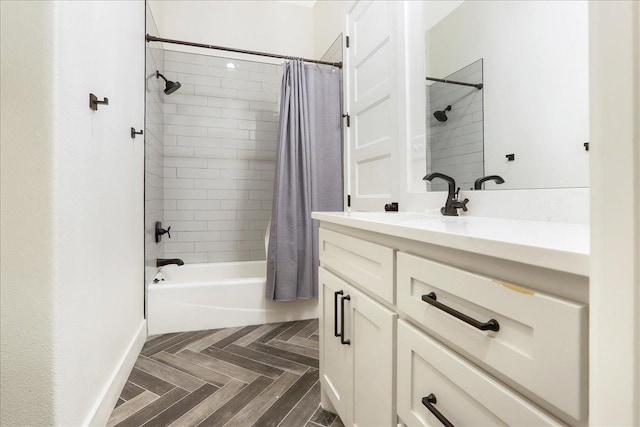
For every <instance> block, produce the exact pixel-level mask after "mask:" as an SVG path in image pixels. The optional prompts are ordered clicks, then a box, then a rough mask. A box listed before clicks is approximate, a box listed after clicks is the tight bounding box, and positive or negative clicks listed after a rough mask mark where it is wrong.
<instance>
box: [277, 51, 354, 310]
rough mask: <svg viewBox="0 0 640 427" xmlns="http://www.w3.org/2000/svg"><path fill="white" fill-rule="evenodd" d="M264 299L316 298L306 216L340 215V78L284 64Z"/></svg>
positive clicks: (311, 230) (314, 249) (311, 228)
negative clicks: (314, 213) (324, 213)
mask: <svg viewBox="0 0 640 427" xmlns="http://www.w3.org/2000/svg"><path fill="white" fill-rule="evenodd" d="M281 90H282V92H281V100H280V123H279V127H278V146H277V150H278V151H277V159H276V173H275V182H274V194H273V208H272V213H271V228H270V231H269V245H268V251H267V287H266V298H267V299H270V300H277V301H291V300H295V299H309V298H315V297H317V296H318V225H317V221H313V220H312V219H311V211H342V210H343V198H342V191H343V185H342V137H341V133H342V132H341V126H340V125H341V120H342V118H341V115H340V113H341V112H340V75H339V72H338V69H337V68H335V67H331V68H326V67H322V68H321V67H320V66H318V65H311V64H305V63H304V62H302V61H298V60H293V61H289V62H287V63H285V64H284V73H283V76H282V89H281Z"/></svg>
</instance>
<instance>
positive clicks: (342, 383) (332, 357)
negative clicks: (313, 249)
mask: <svg viewBox="0 0 640 427" xmlns="http://www.w3.org/2000/svg"><path fill="white" fill-rule="evenodd" d="M318 285H319V290H320V292H319V294H320V383H321V385H322V390H323V391H324V393H325V394H326V395H327V396H328V397H329V400H330V401H331V404H332V405H333V407H334V408H335V410H336V411H337V412H338V415H340V418H342V419H343V420H347V419H348V415H347V414H348V410H347V408H348V406H347V405H348V403H347V401H348V400H349V399H348V395H349V394H350V393H351V387H352V384H351V378H352V375H351V363H352V359H351V351H350V346H349V345H344V344H341V342H340V337H336V336H335V335H336V331H337V332H340V317H339V315H340V300H341V298H340V297H341V296H345V295H347V294H348V285H347V283H346V282H344V281H342V280H340V279H338V278H337V277H336V276H334V275H333V274H331V273H329V272H328V271H327V270H325V269H324V268H322V267H320V268H319V269H318ZM340 292H341V293H342V294H340ZM345 303H346V301H345ZM345 314H347V315H348V313H345ZM336 322H337V324H336ZM345 328H346V326H345Z"/></svg>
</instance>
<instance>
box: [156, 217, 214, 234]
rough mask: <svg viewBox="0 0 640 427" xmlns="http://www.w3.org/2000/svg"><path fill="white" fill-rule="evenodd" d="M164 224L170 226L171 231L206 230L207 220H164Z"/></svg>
mask: <svg viewBox="0 0 640 427" xmlns="http://www.w3.org/2000/svg"><path fill="white" fill-rule="evenodd" d="M164 225H165V226H171V232H172V233H173V232H176V233H177V232H179V231H207V230H208V229H209V228H208V224H207V221H175V220H174V221H170V222H169V221H166V223H165V224H164Z"/></svg>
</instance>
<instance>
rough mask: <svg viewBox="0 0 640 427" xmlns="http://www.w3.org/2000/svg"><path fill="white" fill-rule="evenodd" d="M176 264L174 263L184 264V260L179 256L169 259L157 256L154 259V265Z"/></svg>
mask: <svg viewBox="0 0 640 427" xmlns="http://www.w3.org/2000/svg"><path fill="white" fill-rule="evenodd" d="M169 264H176V265H184V261H182V260H181V259H180V258H170V259H162V258H158V259H157V260H156V267H164V266H165V265H169Z"/></svg>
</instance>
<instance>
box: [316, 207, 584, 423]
mask: <svg viewBox="0 0 640 427" xmlns="http://www.w3.org/2000/svg"><path fill="white" fill-rule="evenodd" d="M362 215H363V217H364V218H365V220H358V218H359V215H353V216H352V215H351V214H347V213H345V214H314V218H315V219H320V220H321V221H323V222H322V223H321V228H320V233H319V236H320V264H321V266H320V268H319V293H320V306H321V314H320V316H321V319H320V327H321V330H320V377H321V386H322V395H323V402H322V403H323V406H324V407H325V408H326V409H328V410H332V409H334V410H335V411H336V412H337V413H338V414H339V415H340V417H341V418H342V419H343V421H344V422H345V425H347V426H355V425H360V426H367V427H369V426H371V427H377V426H396V425H406V426H440V425H456V426H458V427H459V426H464V425H470V426H475V425H513V426H518V425H536V426H559V425H571V426H586V425H587V424H588V417H587V413H588V278H587V277H586V273H583V272H586V271H587V268H586V262H585V261H586V257H584V256H583V255H582V254H581V253H579V252H577V251H575V250H566V249H563V248H560V249H562V250H557V248H556V249H555V250H553V251H549V252H548V253H547V252H546V251H545V250H541V249H540V246H533V245H532V246H531V248H533V249H532V251H534V252H530V253H534V254H535V256H532V257H531V258H530V264H526V263H523V262H521V261H520V260H521V259H522V257H526V256H528V255H529V254H530V253H527V250H528V249H527V247H524V246H522V245H521V244H520V242H518V244H519V247H518V248H519V249H520V250H519V251H518V253H515V252H513V251H511V249H512V248H513V247H512V246H509V245H510V242H509V241H504V242H497V243H495V242H486V244H485V243H483V242H482V240H481V239H479V238H477V237H475V236H474V235H472V234H470V237H474V238H473V239H469V238H468V237H469V236H464V238H460V235H459V234H458V235H456V234H454V233H452V234H451V236H450V239H449V236H448V235H447V234H446V233H443V232H442V224H443V223H445V224H446V225H448V228H449V229H450V230H453V231H455V229H454V226H457V225H461V227H462V226H464V225H465V224H464V219H455V222H454V220H449V219H444V220H441V219H439V218H438V219H429V220H426V221H424V222H422V221H421V222H417V223H416V224H418V225H413V226H409V225H408V224H409V222H408V221H411V220H412V217H411V215H409V214H405V215H402V214H396V215H395V216H392V215H390V216H388V217H386V216H383V215H382V214H374V213H371V214H370V215H368V216H364V215H365V214H362ZM385 218H396V221H397V222H396V223H391V221H389V222H390V223H385V221H386V219H385ZM475 221H476V222H477V220H475ZM487 223H490V222H489V221H487ZM452 224H453V225H452ZM507 225H509V224H507ZM511 225H512V226H513V225H514V224H511ZM515 225H517V223H516V224H515ZM533 226H535V225H531V224H524V225H523V227H527V229H528V228H531V227H533ZM420 227H423V229H421V228H420ZM426 227H432V228H433V229H434V232H433V234H431V232H430V230H429V233H426V232H423V231H424V228H426ZM540 227H541V228H540V230H537V231H538V233H537V234H536V235H535V238H536V239H537V242H538V243H540V241H541V239H540V236H541V234H543V233H544V230H545V229H547V225H541V226H540ZM548 227H549V230H548V231H549V234H554V233H556V232H557V231H558V228H557V227H556V226H554V225H549V226H548ZM464 228H465V229H466V230H473V229H472V228H471V227H466V226H465V227H464ZM478 230H481V231H480V232H481V233H486V230H484V229H482V228H480V227H479V228H478ZM560 230H561V228H560ZM515 231H518V229H517V228H515ZM574 231H575V230H574ZM509 235H512V234H509ZM513 235H515V236H521V235H522V233H520V234H517V233H513ZM580 236H581V235H580V234H579V233H576V235H574V236H570V237H573V238H574V242H575V241H576V239H579V238H580ZM449 243H450V246H447V244H449ZM467 244H468V247H469V248H470V249H469V251H465V250H464V247H465V245H467ZM478 248H481V249H482V250H483V251H484V253H480V252H479V249H478ZM563 250H564V252H563ZM538 255H540V256H538ZM563 260H570V261H571V262H567V263H566V265H567V267H566V269H565V270H564V271H562V270H561V269H558V266H560V268H562V265H564V264H565V263H564V262H563ZM580 273H583V274H580ZM343 313H344V314H343ZM347 341H348V343H347ZM447 423H450V424H447Z"/></svg>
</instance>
